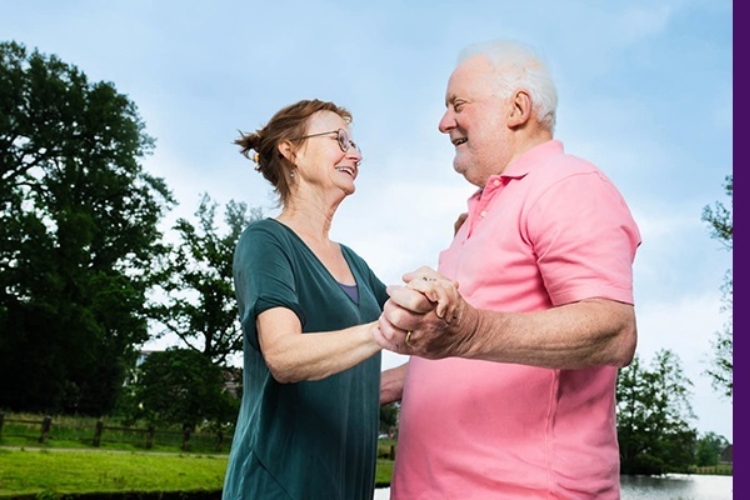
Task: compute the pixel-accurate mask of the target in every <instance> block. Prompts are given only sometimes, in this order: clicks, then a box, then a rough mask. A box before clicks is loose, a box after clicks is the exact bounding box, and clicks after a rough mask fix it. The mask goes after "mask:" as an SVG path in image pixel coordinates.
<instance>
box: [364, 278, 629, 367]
mask: <svg viewBox="0 0 750 500" xmlns="http://www.w3.org/2000/svg"><path fill="white" fill-rule="evenodd" d="M438 276H439V275H438ZM444 280H445V279H444V278H443V279H442V280H440V279H438V280H436V281H426V280H414V281H412V282H411V283H410V284H409V286H408V287H395V286H394V287H390V288H389V293H390V296H391V299H390V300H389V301H388V302H387V303H386V306H385V308H384V310H383V314H382V316H381V318H380V321H379V324H380V331H379V333H378V334H377V335H376V341H378V343H379V344H380V345H381V346H382V347H384V348H386V349H391V350H395V351H397V352H399V353H401V354H413V355H417V356H422V357H425V358H430V359H440V358H445V357H462V358H469V359H481V360H486V361H497V362H503V363H518V364H525V365H532V366H541V367H547V368H555V369H573V368H585V367H590V366H601V365H613V366H627V365H628V364H629V363H630V362H631V361H632V359H633V355H634V353H635V347H636V343H637V329H636V322H635V312H634V309H633V306H632V305H630V304H625V303H621V302H617V301H613V300H608V299H603V298H592V299H586V300H582V301H580V302H575V303H571V304H566V305H562V306H559V307H554V308H552V309H548V310H545V311H539V312H529V313H507V312H498V311H489V310H480V309H476V308H474V307H472V306H471V305H470V304H468V303H467V302H466V301H465V300H464V299H463V297H461V295H460V294H459V293H458V291H456V292H455V293H448V294H442V295H441V300H449V301H455V302H453V303H452V304H450V307H454V308H455V312H454V315H453V316H454V317H453V319H452V321H450V322H448V321H447V320H448V319H450V318H445V319H441V318H440V317H439V316H438V314H437V313H436V311H437V309H439V307H436V304H435V303H434V302H431V301H430V299H429V298H428V296H429V295H430V294H429V290H431V289H434V288H435V287H436V286H442V288H445V286H446V283H445V281H444ZM437 281H442V283H441V284H440V285H437V284H436V283H437ZM448 281H450V280H448ZM415 311H416V312H415ZM408 331H411V332H412V333H411V335H410V337H409V339H410V342H409V344H410V345H406V344H405V336H406V332H408Z"/></svg>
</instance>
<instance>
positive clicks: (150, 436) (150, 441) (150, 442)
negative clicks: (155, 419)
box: [146, 425, 154, 450]
mask: <svg viewBox="0 0 750 500" xmlns="http://www.w3.org/2000/svg"><path fill="white" fill-rule="evenodd" d="M153 447H154V426H153V425H149V426H148V431H147V432H146V449H148V450H150V449H151V448H153Z"/></svg>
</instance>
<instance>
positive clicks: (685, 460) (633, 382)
mask: <svg viewBox="0 0 750 500" xmlns="http://www.w3.org/2000/svg"><path fill="white" fill-rule="evenodd" d="M691 386H692V382H690V381H689V380H688V379H686V378H685V376H684V375H683V372H682V367H681V364H680V360H679V358H678V357H677V356H676V355H675V354H674V353H673V352H672V351H670V350H665V349H662V350H660V351H659V352H658V353H657V354H656V356H655V358H654V359H653V361H652V363H651V369H650V370H647V369H644V368H643V367H642V366H641V362H640V359H639V358H638V356H636V357H635V359H634V360H633V362H632V363H631V364H630V366H628V367H626V368H623V369H622V370H621V371H620V374H619V377H618V380H617V435H618V440H619V443H620V471H621V473H622V474H643V475H652V474H665V473H668V472H687V470H688V467H690V466H691V465H693V464H694V450H695V443H696V437H697V432H696V431H695V429H693V428H691V427H690V425H689V423H688V420H689V419H694V418H695V416H694V415H693V412H692V408H691V406H690V403H689V400H688V397H689V396H690V392H689V387H691Z"/></svg>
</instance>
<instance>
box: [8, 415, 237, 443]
mask: <svg viewBox="0 0 750 500" xmlns="http://www.w3.org/2000/svg"><path fill="white" fill-rule="evenodd" d="M56 431H57V432H56ZM4 437H24V438H27V439H33V440H35V441H37V442H39V443H45V442H47V441H48V440H50V439H57V440H60V441H65V440H67V441H81V442H84V443H86V444H90V445H92V446H95V447H100V446H101V445H102V442H110V443H131V444H134V445H135V446H141V447H144V448H146V449H149V450H150V449H152V448H153V447H154V445H155V444H159V445H164V446H178V447H179V448H180V449H181V450H183V451H191V449H192V448H193V447H194V445H196V446H195V447H196V448H200V449H202V450H210V451H219V452H221V451H225V450H226V449H228V446H229V444H231V437H232V433H231V430H230V432H229V433H227V432H225V431H224V430H218V431H217V432H213V433H206V432H192V431H191V429H190V427H188V426H185V427H183V429H182V430H181V431H179V430H165V429H161V430H159V429H156V428H155V427H154V426H148V427H128V426H113V425H105V423H104V422H103V421H102V420H98V421H96V423H95V424H94V426H93V428H92V427H91V425H90V424H89V425H88V426H86V425H77V426H75V427H73V426H71V425H69V424H68V425H65V424H55V423H54V422H53V420H52V417H50V416H45V417H40V418H38V419H30V418H17V417H13V416H7V415H5V414H4V413H1V412H0V442H2V440H3V438H4Z"/></svg>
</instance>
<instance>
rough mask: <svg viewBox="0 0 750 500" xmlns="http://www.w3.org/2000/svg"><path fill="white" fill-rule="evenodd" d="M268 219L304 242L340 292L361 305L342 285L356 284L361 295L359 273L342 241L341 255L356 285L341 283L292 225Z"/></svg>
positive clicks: (357, 304) (306, 248)
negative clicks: (356, 271)
mask: <svg viewBox="0 0 750 500" xmlns="http://www.w3.org/2000/svg"><path fill="white" fill-rule="evenodd" d="M268 220H272V221H274V222H275V223H277V224H278V225H280V226H281V227H283V228H284V229H285V230H286V231H287V232H288V233H290V234H291V235H292V236H293V237H294V238H296V239H297V241H299V242H300V244H302V246H303V247H304V248H305V250H306V251H307V252H309V253H310V255H312V257H313V259H315V261H316V262H317V263H318V265H319V266H320V267H321V268H323V270H324V271H325V272H326V274H327V275H328V277H329V278H330V279H331V281H333V282H334V283H335V284H336V288H338V289H339V291H340V292H341V293H342V294H344V296H345V297H346V298H347V299H348V300H350V301H351V302H352V303H353V304H354V305H355V306H357V307H359V301H355V300H354V299H353V298H352V297H351V296H350V295H349V294H348V293H346V292H345V291H344V289H343V288H342V285H343V286H355V287H357V290H358V292H357V297H359V294H360V292H361V290H359V288H360V287H359V281H358V280H357V275H356V274H355V272H354V266H352V263H351V262H350V261H349V257H348V256H347V255H346V251H345V250H344V247H343V246H342V245H341V243H338V242H337V243H336V244H337V245H338V246H339V251H340V252H341V256H342V257H344V261H345V262H346V265H347V266H348V267H349V272H350V273H352V278H354V285H347V284H346V283H341V282H340V281H339V280H337V279H336V277H335V276H334V275H333V273H331V271H330V269H328V268H327V267H326V265H325V264H323V261H322V260H320V257H318V256H317V255H316V254H315V252H313V250H312V248H310V246H309V245H308V244H307V243H305V240H303V239H302V238H301V237H300V235H298V234H297V233H296V232H295V231H294V229H292V228H291V227H289V226H287V225H286V224H284V223H283V222H281V221H279V220H276V219H273V218H270V217H269V218H268Z"/></svg>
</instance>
